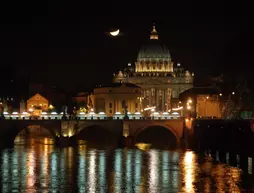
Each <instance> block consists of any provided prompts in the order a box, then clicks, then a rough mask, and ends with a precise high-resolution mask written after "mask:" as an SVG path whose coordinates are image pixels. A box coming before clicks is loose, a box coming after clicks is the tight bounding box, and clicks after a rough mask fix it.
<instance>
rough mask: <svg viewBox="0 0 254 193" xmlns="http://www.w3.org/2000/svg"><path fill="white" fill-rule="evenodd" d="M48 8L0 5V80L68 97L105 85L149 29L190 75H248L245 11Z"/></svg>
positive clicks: (213, 6) (182, 5)
mask: <svg viewBox="0 0 254 193" xmlns="http://www.w3.org/2000/svg"><path fill="white" fill-rule="evenodd" d="M49 2H50V3H49ZM49 2H48V3H47V2H45V3H39V2H35V4H32V5H31V4H28V3H25V4H24V2H21V3H20V4H13V3H12V4H10V5H6V6H5V7H4V6H3V7H2V8H3V11H2V15H3V16H2V18H1V30H0V60H1V62H0V65H1V72H2V76H1V79H2V80H6V81H9V80H11V79H13V80H15V81H18V82H22V80H23V81H24V80H27V81H31V82H40V83H44V84H49V85H56V86H58V87H62V88H64V89H65V90H68V91H75V90H81V89H86V88H91V87H93V86H94V85H96V84H103V83H108V82H110V81H111V79H112V74H113V73H114V72H116V71H117V70H118V69H121V68H124V67H125V66H127V64H128V63H129V62H131V63H132V64H134V62H135V61H136V58H137V54H138V51H139V49H140V47H141V46H142V45H143V44H144V43H145V42H146V41H147V40H148V39H149V32H150V30H151V29H152V25H153V23H155V24H156V28H157V30H158V32H159V35H160V36H159V38H160V40H161V41H162V42H164V43H165V44H166V45H167V46H168V48H169V50H170V52H171V56H172V60H173V61H174V62H175V63H177V62H180V63H181V64H182V65H183V66H184V67H186V68H187V69H189V70H190V71H191V72H192V71H194V72H195V74H196V75H197V76H201V75H206V74H220V73H224V74H232V77H234V76H238V74H240V75H242V76H246V77H247V76H250V75H251V74H252V71H253V67H252V66H253V60H252V55H253V56H254V54H253V50H252V47H253V43H254V38H253V31H252V29H251V25H252V23H253V21H252V20H251V15H250V14H251V10H250V8H251V6H249V5H240V4H236V5H233V4H227V3H225V2H223V1H219V2H218V3H216V2H214V1H211V2H206V1H205V2H203V3H202V2H199V1H195V2H188V3H186V2H184V1H172V2H171V1H167V5H166V4H162V3H159V1H154V4H151V3H148V2H143V4H140V5H137V4H136V3H135V4H131V5H128V4H125V3H124V2H120V1H119V2H118V3H114V4H113V3H107V5H103V4H101V3H100V2H97V5H92V4H91V3H90V4H85V3H87V2H85V1H83V2H82V3H74V2H73V3H72V2H68V3H66V4H65V3H63V2H61V3H59V2H58V3H54V2H51V1H49ZM155 2H156V3H155ZM231 3H232V2H231ZM147 4H149V5H147ZM248 7H249V9H248ZM115 28H119V29H120V30H121V33H122V34H121V36H119V37H115V38H113V37H110V36H108V35H107V33H106V32H108V31H110V30H111V29H115ZM24 82H25V81H24ZM3 83H4V81H1V84H2V85H3Z"/></svg>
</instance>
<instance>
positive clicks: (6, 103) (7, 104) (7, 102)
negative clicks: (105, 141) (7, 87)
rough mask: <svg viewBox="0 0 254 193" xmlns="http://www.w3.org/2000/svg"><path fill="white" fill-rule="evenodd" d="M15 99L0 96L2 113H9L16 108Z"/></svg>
mask: <svg viewBox="0 0 254 193" xmlns="http://www.w3.org/2000/svg"><path fill="white" fill-rule="evenodd" d="M15 102H16V98H15V97H14V96H12V95H8V96H0V103H1V104H2V108H3V111H4V112H11V111H13V109H16V108H17V105H16V103H15Z"/></svg>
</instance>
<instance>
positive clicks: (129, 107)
mask: <svg viewBox="0 0 254 193" xmlns="http://www.w3.org/2000/svg"><path fill="white" fill-rule="evenodd" d="M131 103H132V101H131V100H127V106H128V112H130V113H132V106H131Z"/></svg>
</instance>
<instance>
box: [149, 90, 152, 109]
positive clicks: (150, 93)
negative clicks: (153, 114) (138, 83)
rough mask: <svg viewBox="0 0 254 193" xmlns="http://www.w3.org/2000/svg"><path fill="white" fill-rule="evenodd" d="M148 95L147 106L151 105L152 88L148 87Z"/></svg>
mask: <svg viewBox="0 0 254 193" xmlns="http://www.w3.org/2000/svg"><path fill="white" fill-rule="evenodd" d="M148 94H149V95H148V96H149V97H148V98H149V106H152V89H149V93H148Z"/></svg>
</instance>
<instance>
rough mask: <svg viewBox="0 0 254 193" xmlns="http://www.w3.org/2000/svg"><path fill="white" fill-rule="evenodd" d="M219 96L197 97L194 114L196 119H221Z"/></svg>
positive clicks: (202, 95)
mask: <svg viewBox="0 0 254 193" xmlns="http://www.w3.org/2000/svg"><path fill="white" fill-rule="evenodd" d="M219 97H220V96H219V94H213V95H209V94H208V95H204V94H201V95H199V94H198V95H197V103H196V114H197V117H200V118H202V117H216V118H221V117H222V113H221V109H222V108H221V103H220V99H219Z"/></svg>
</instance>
